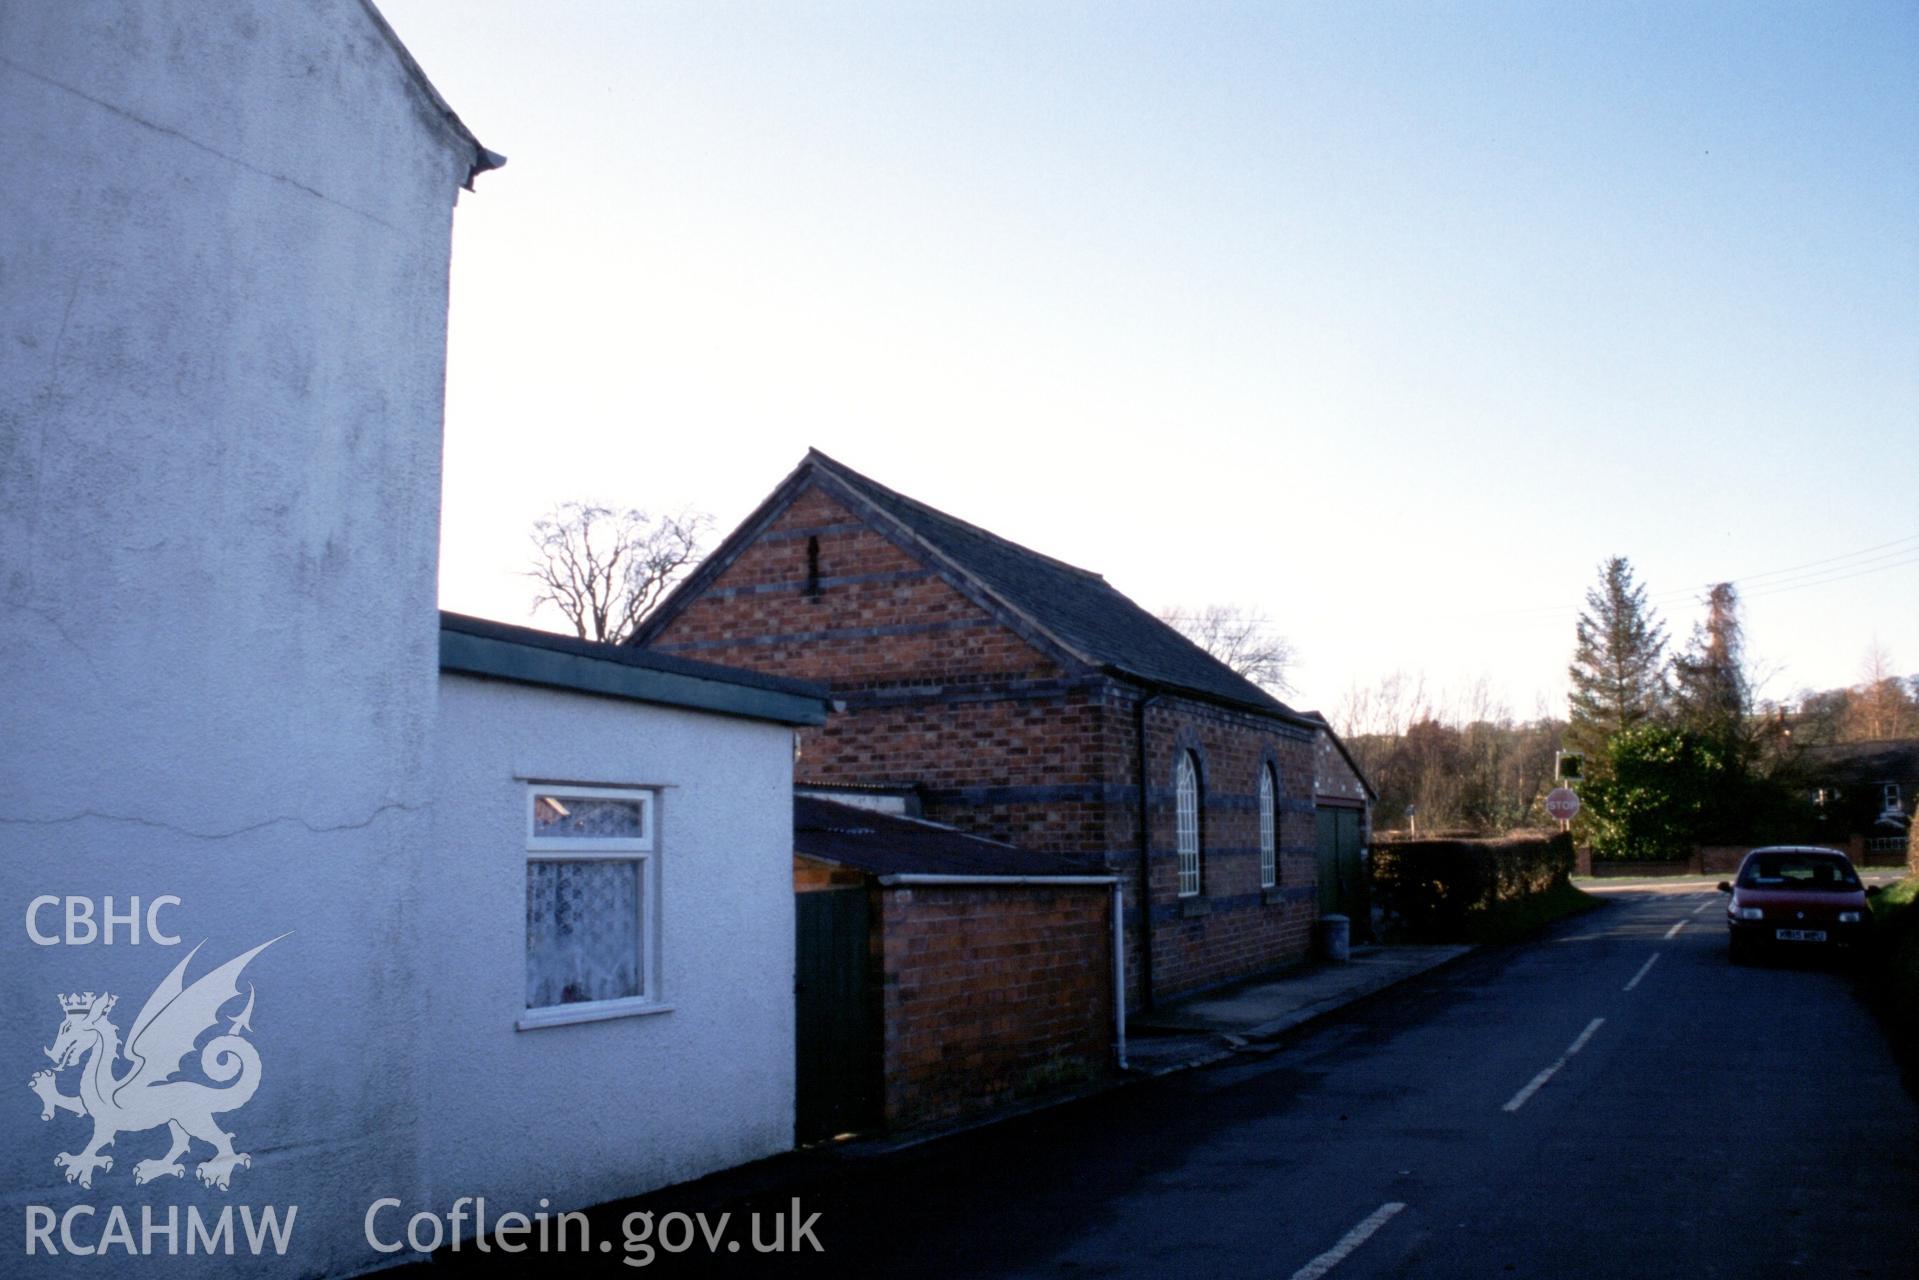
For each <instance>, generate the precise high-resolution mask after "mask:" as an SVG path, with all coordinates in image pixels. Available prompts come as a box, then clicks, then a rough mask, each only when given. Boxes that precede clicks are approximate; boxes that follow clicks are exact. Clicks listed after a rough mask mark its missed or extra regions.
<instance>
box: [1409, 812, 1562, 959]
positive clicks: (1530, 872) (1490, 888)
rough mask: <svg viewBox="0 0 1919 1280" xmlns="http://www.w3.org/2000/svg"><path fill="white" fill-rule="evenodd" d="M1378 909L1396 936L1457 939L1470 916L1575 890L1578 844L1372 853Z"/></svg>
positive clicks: (1480, 843)
mask: <svg viewBox="0 0 1919 1280" xmlns="http://www.w3.org/2000/svg"><path fill="white" fill-rule="evenodd" d="M1372 864H1373V903H1374V905H1375V906H1377V907H1378V908H1379V909H1380V910H1381V911H1382V912H1383V913H1384V915H1385V919H1386V923H1387V925H1388V927H1389V928H1393V929H1395V930H1397V931H1401V932H1404V933H1406V934H1408V935H1410V936H1413V937H1418V938H1456V937H1459V936H1460V935H1461V934H1462V933H1463V932H1464V931H1465V928H1466V923H1467V920H1468V918H1469V916H1470V915H1471V914H1472V913H1474V912H1479V911H1485V910H1488V909H1490V908H1492V907H1496V906H1499V905H1501V904H1505V903H1514V902H1520V901H1523V900H1525V899H1527V898H1530V897H1532V896H1534V895H1536V894H1542V893H1547V892H1550V891H1551V890H1553V889H1555V888H1558V887H1561V886H1564V885H1567V884H1569V883H1570V877H1571V876H1572V870H1573V842H1572V837H1571V836H1570V835H1567V834H1566V833H1564V832H1555V833H1553V834H1552V835H1545V834H1540V835H1521V836H1507V837H1505V838H1503V839H1497V840H1393V841H1379V842H1377V843H1375V844H1374V845H1373V857H1372Z"/></svg>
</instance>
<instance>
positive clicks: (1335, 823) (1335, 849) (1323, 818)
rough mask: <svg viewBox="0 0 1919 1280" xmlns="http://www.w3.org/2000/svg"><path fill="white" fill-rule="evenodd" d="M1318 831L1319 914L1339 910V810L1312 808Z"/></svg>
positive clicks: (1324, 914)
mask: <svg viewBox="0 0 1919 1280" xmlns="http://www.w3.org/2000/svg"><path fill="white" fill-rule="evenodd" d="M1313 818H1314V821H1315V823H1316V824H1317V828H1318V833H1319V914H1320V915H1322V916H1329V915H1333V914H1336V913H1337V912H1338V911H1339V810H1337V809H1328V808H1326V807H1325V806H1323V805H1322V806H1321V807H1319V808H1318V809H1315V810H1313Z"/></svg>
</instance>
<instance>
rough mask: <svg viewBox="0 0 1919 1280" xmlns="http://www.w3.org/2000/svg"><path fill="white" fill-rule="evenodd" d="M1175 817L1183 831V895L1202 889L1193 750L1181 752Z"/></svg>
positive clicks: (1176, 781)
mask: <svg viewBox="0 0 1919 1280" xmlns="http://www.w3.org/2000/svg"><path fill="white" fill-rule="evenodd" d="M1173 794H1174V820H1175V826H1176V828H1177V831H1178V835H1179V896H1180V897H1182V898H1190V897H1192V896H1193V895H1194V894H1197V893H1198V892H1199V762H1198V761H1197V760H1195V759H1193V753H1192V752H1190V751H1182V752H1180V753H1179V769H1178V771H1177V772H1176V773H1175V775H1174V779H1173Z"/></svg>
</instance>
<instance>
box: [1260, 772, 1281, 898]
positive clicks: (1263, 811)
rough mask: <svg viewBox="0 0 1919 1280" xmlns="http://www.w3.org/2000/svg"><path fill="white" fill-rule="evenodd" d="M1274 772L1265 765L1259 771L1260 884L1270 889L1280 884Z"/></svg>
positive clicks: (1263, 887)
mask: <svg viewBox="0 0 1919 1280" xmlns="http://www.w3.org/2000/svg"><path fill="white" fill-rule="evenodd" d="M1274 791H1275V788H1274V786H1273V770H1272V766H1270V765H1263V766H1261V768H1260V771H1259V884H1260V887H1261V888H1262V889H1270V888H1272V887H1273V886H1274V885H1276V884H1278V883H1279V856H1278V853H1279V849H1278V840H1277V833H1276V832H1275V830H1274V828H1275V825H1276V824H1275V823H1274V821H1273V816H1274V814H1273V803H1274Z"/></svg>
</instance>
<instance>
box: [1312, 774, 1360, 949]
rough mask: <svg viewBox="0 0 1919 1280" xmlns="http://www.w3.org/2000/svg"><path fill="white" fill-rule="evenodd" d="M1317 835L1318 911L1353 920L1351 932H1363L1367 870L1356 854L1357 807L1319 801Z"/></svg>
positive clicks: (1315, 817) (1357, 846)
mask: <svg viewBox="0 0 1919 1280" xmlns="http://www.w3.org/2000/svg"><path fill="white" fill-rule="evenodd" d="M1313 817H1314V820H1315V824H1316V827H1317V832H1318V836H1319V913H1320V914H1321V915H1342V916H1347V917H1349V918H1350V919H1351V920H1352V922H1353V936H1354V937H1355V938H1359V937H1363V936H1364V935H1365V932H1366V931H1365V927H1364V926H1365V924H1366V919H1367V915H1368V908H1367V895H1366V870H1365V866H1364V864H1363V863H1362V862H1361V861H1360V857H1359V810H1357V809H1343V808H1337V807H1335V806H1332V805H1321V806H1320V807H1319V808H1317V809H1315V810H1314V811H1313Z"/></svg>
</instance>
